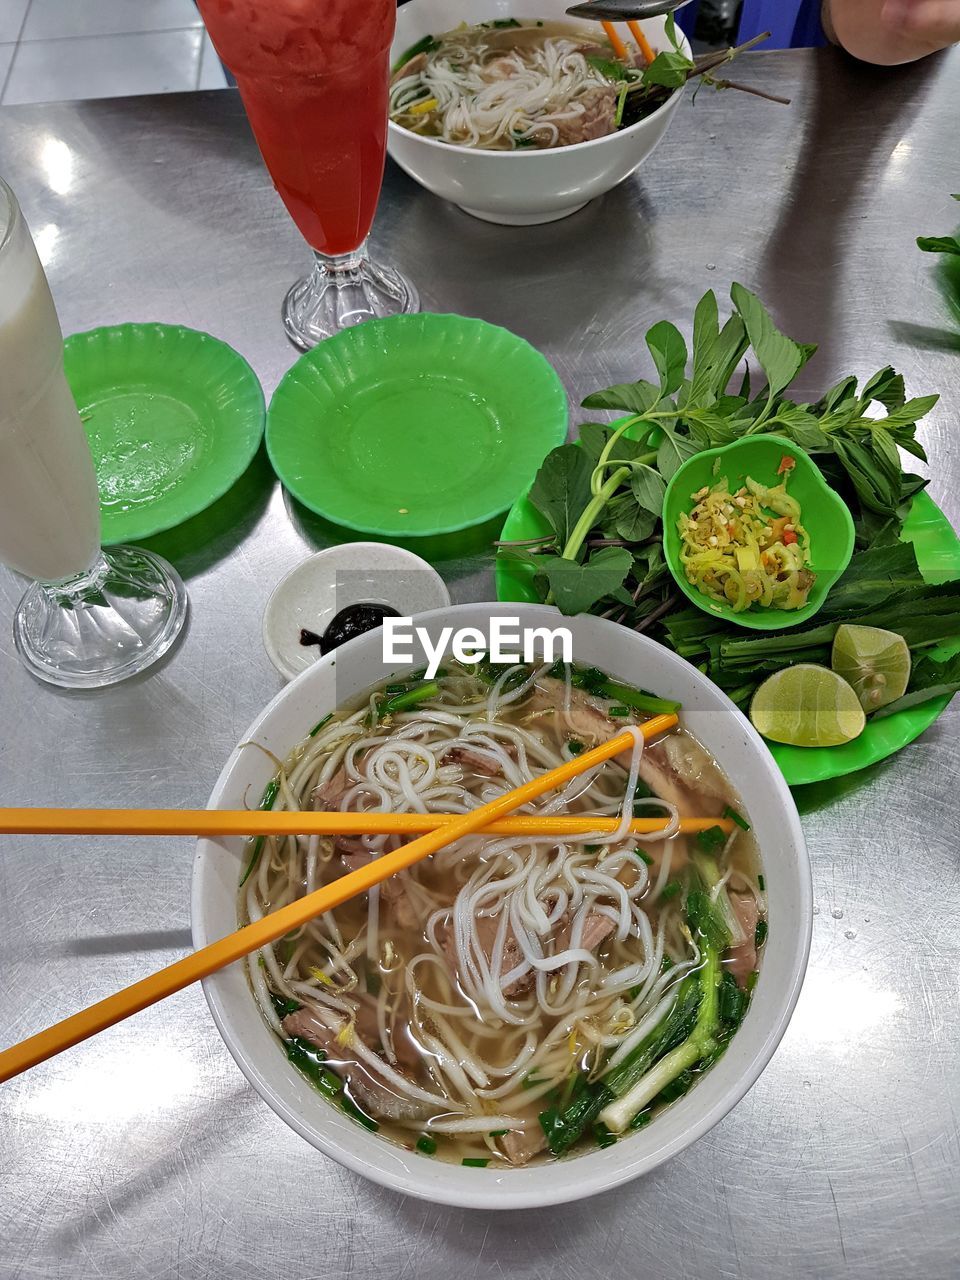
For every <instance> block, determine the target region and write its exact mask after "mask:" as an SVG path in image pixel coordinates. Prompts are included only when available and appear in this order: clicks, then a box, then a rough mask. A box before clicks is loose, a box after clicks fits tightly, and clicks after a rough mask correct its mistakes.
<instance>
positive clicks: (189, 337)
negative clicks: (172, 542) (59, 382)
mask: <svg viewBox="0 0 960 1280" xmlns="http://www.w3.org/2000/svg"><path fill="white" fill-rule="evenodd" d="M64 363H65V368H66V374H67V381H68V382H69V383H70V389H71V391H72V392H73V397H74V399H75V400H76V402H77V407H78V408H79V410H80V416H81V417H82V418H83V421H84V427H85V428H86V432H87V439H88V440H89V442H90V452H91V453H92V454H93V461H94V464H95V466H96V468H97V483H98V485H99V488H100V522H101V538H102V540H103V543H104V545H105V546H111V545H113V544H115V543H118V542H140V541H142V539H144V538H150V537H152V536H153V535H154V534H156V533H162V532H163V531H164V530H166V529H172V528H173V527H174V526H175V525H178V524H182V523H183V522H184V521H185V520H189V519H190V518H191V516H195V515H198V514H199V513H200V512H201V511H205V510H206V509H207V507H209V506H210V505H211V504H212V503H214V502H216V500H217V499H218V498H222V497H223V495H224V494H225V493H226V492H227V490H228V489H230V488H232V486H233V485H234V484H235V483H236V481H237V480H239V479H240V477H241V476H242V475H243V473H244V472H245V471H246V469H247V467H248V466H249V465H250V463H251V462H252V461H253V458H254V455H255V454H256V452H257V449H258V448H259V447H260V440H261V439H262V437H263V424H264V418H265V416H266V412H265V406H264V399H263V389H262V387H261V386H260V381H259V379H258V378H257V375H256V374H255V373H254V372H253V370H252V369H251V368H250V366H249V364H247V362H246V360H244V358H243V356H241V355H240V354H239V353H238V352H236V351H234V349H233V348H232V347H229V346H227V344H226V343H225V342H221V341H220V340H219V339H218V338H214V337H211V335H210V334H209V333H201V332H200V331H199V330H197V329H187V328H185V327H184V326H182V325H171V324H118V325H111V326H108V327H104V328H100V329H90V330H88V331H87V332H86V333H75V334H73V335H71V337H69V338H67V340H66V342H65V343H64Z"/></svg>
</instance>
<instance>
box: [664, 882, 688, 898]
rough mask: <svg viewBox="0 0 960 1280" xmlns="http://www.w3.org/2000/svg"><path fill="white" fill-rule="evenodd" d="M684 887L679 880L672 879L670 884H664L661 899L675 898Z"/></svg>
mask: <svg viewBox="0 0 960 1280" xmlns="http://www.w3.org/2000/svg"><path fill="white" fill-rule="evenodd" d="M682 888H683V886H682V885H681V883H680V881H679V880H671V881H670V882H669V884H665V885H664V886H663V890H662V892H661V894H660V901H661V902H669V901H670V899H671V898H675V897H676V896H677V894H678V893H679V892H680V890H681V889H682Z"/></svg>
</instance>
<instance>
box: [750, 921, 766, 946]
mask: <svg viewBox="0 0 960 1280" xmlns="http://www.w3.org/2000/svg"><path fill="white" fill-rule="evenodd" d="M767 932H768V927H767V922H766V920H758V921H757V927H756V929H754V931H753V945H754V946H755V947H757V948H758V949H759V948H760V947H762V946H763V944H764V943H765V942H766V940H767Z"/></svg>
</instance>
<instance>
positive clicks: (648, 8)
mask: <svg viewBox="0 0 960 1280" xmlns="http://www.w3.org/2000/svg"><path fill="white" fill-rule="evenodd" d="M689 3H690V0H585V3H583V4H574V5H571V6H570V8H569V9H568V10H567V13H569V14H570V15H571V16H572V17H575V18H596V19H597V20H598V21H599V20H602V19H604V18H607V19H611V20H612V21H615V22H616V21H626V22H629V21H632V20H633V19H634V18H656V17H659V15H660V14H662V13H673V11H674V10H675V9H682V8H683V7H684V5H687V4H689Z"/></svg>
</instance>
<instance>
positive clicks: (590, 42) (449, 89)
mask: <svg viewBox="0 0 960 1280" xmlns="http://www.w3.org/2000/svg"><path fill="white" fill-rule="evenodd" d="M567 3H568V0H535V2H534V3H531V4H530V5H528V6H526V8H524V6H523V5H520V6H519V7H518V6H517V5H516V4H515V3H514V2H513V0H471V2H470V4H469V5H466V6H464V5H462V4H460V3H458V0H410V3H409V4H406V5H404V6H402V7H401V9H400V10H399V13H398V15H397V34H396V38H395V40H394V45H393V79H392V83H391V86H390V124H389V137H388V149H389V152H390V155H391V156H392V157H393V159H394V160H395V161H396V162H397V164H399V165H400V167H401V168H402V169H404V170H406V172H407V173H408V174H410V176H411V177H413V178H415V179H416V181H417V182H419V183H420V184H421V185H422V186H424V187H426V188H427V190H428V191H432V192H433V193H434V194H435V195H438V196H441V197H442V198H443V199H444V200H450V201H452V202H453V203H454V204H457V205H459V206H460V207H461V208H462V209H464V210H466V212H467V213H471V214H473V215H475V216H476V217H478V218H483V219H485V220H487V221H489V222H500V223H507V224H511V225H525V224H532V223H541V222H553V221H555V220H557V219H559V218H565V217H567V216H568V215H569V214H572V213H575V212H576V211H577V210H578V209H581V208H582V207H583V206H584V205H585V204H586V203H587V202H588V201H590V200H593V199H594V198H595V197H597V196H600V195H603V194H604V193H605V192H607V191H610V190H612V188H613V187H615V186H617V184H618V183H620V182H623V181H624V179H625V178H628V177H629V176H630V174H632V173H633V172H634V171H635V170H636V169H637V168H638V167H639V166H640V165H641V164H642V163H643V161H644V160H645V159H646V157H647V156H648V155H649V154H650V152H651V151H652V150H653V149H654V147H655V146H656V145H657V143H658V142H659V141H660V139H661V138H662V137H663V135H664V133H665V131H666V129H667V126H668V124H669V123H670V120H671V117H672V116H673V113H674V111H676V109H677V106H678V104H679V101H680V95H681V93H682V86H681V87H671V86H668V85H663V84H652V83H646V82H645V81H644V68H645V66H646V62H645V59H644V56H643V54H642V53H641V52H640V51H639V50H638V48H637V46H636V45H635V44H634V43H633V42H632V38H631V37H630V36H628V35H627V29H626V27H623V26H621V28H620V30H621V31H622V32H623V36H624V41H623V43H624V45H625V47H626V56H622V50H621V51H620V55H619V56H618V51H617V50H615V49H614V47H613V46H612V45H611V44H610V42H609V40H608V39H607V36H606V35H605V33H604V30H603V28H602V26H601V25H600V24H599V23H597V22H588V21H586V20H584V19H575V18H571V17H569V16H567V14H566V12H565V10H566V7H567ZM641 26H642V29H643V32H644V34H645V36H646V38H647V40H648V42H649V45H650V47H651V49H652V51H653V52H654V53H655V54H657V53H672V51H673V49H674V44H673V43H672V42H671V37H672V40H673V41H675V42H676V46H675V47H676V49H678V50H679V51H680V52H681V53H683V54H684V55H685V56H687V57H689V56H690V47H689V45H688V44H687V43H686V40H685V38H684V36H683V33H682V32H680V31H674V30H673V28H672V26H671V27H668V24H667V20H666V19H664V18H651V19H648V20H647V21H645V22H644V23H642V24H641ZM657 78H658V79H660V78H662V77H660V76H659V75H657ZM666 78H667V79H669V78H670V77H669V75H668V76H667V77H666Z"/></svg>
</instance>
